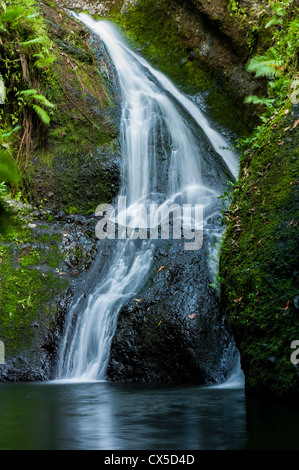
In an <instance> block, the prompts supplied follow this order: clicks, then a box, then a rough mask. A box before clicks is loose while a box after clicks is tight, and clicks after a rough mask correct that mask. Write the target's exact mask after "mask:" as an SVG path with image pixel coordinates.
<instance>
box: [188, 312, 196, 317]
mask: <svg viewBox="0 0 299 470" xmlns="http://www.w3.org/2000/svg"><path fill="white" fill-rule="evenodd" d="M188 317H189V318H195V317H196V314H195V313H191V315H188Z"/></svg>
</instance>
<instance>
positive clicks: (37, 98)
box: [32, 95, 55, 109]
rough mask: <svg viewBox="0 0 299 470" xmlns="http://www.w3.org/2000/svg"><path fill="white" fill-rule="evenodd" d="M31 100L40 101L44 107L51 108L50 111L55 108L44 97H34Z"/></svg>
mask: <svg viewBox="0 0 299 470" xmlns="http://www.w3.org/2000/svg"><path fill="white" fill-rule="evenodd" d="M32 98H34V99H36V100H38V101H40V103H41V104H43V105H44V106H47V107H48V108H52V109H54V108H55V105H54V104H53V103H51V102H50V101H49V100H47V98H46V97H45V96H44V95H34V96H33V97H32Z"/></svg>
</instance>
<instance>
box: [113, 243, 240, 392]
mask: <svg viewBox="0 0 299 470" xmlns="http://www.w3.org/2000/svg"><path fill="white" fill-rule="evenodd" d="M163 266H164V267H163ZM161 267H162V269H160V271H159V268H161ZM136 297H138V299H140V300H141V302H138V301H136V300H135V299H132V300H131V301H130V302H129V303H128V304H127V305H125V306H124V307H123V308H122V310H121V312H120V314H119V320H118V324H117V329H116V332H115V335H114V338H113V341H112V344H111V356H110V362H109V366H108V372H107V373H108V377H109V379H110V380H121V381H128V382H187V383H217V382H221V381H223V380H224V379H225V377H226V376H227V374H228V372H229V370H230V368H231V365H232V362H233V361H234V357H235V356H234V355H235V349H234V342H233V338H232V336H231V333H230V331H229V328H228V325H227V323H226V318H225V314H224V312H223V311H221V309H220V308H219V305H218V302H217V299H216V296H215V292H214V291H213V290H212V289H211V288H210V287H209V278H208V268H207V264H206V254H205V253H204V252H201V251H197V252H195V251H185V250H184V249H183V245H182V244H179V243H173V242H172V243H169V242H165V243H161V244H160V245H159V246H158V247H157V250H156V253H155V259H154V263H153V266H152V268H151V271H150V274H149V278H148V280H147V282H146V285H145V286H144V288H143V289H142V290H141V291H140V292H139V293H138V294H136Z"/></svg>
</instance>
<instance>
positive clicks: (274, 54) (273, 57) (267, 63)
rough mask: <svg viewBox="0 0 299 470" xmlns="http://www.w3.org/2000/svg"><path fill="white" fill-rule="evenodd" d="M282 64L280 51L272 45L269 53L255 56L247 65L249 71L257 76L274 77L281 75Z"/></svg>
mask: <svg viewBox="0 0 299 470" xmlns="http://www.w3.org/2000/svg"><path fill="white" fill-rule="evenodd" d="M282 64H283V61H282V60H281V58H280V54H279V52H278V51H277V50H275V48H272V47H271V48H270V49H269V50H268V51H267V54H265V55H258V56H255V57H253V59H251V61H250V62H249V64H248V66H247V71H248V72H253V73H254V74H255V78H259V77H269V78H272V77H276V76H277V75H279V73H280V67H281V66H282Z"/></svg>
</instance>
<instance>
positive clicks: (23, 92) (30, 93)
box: [20, 88, 37, 96]
mask: <svg viewBox="0 0 299 470" xmlns="http://www.w3.org/2000/svg"><path fill="white" fill-rule="evenodd" d="M36 93H37V91H36V90H35V89H34V88H31V89H30V90H22V91H21V92H20V95H25V96H33V95H36Z"/></svg>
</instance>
